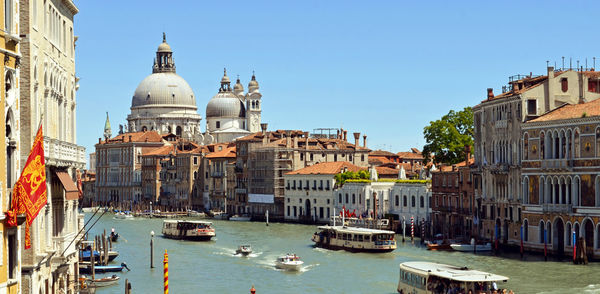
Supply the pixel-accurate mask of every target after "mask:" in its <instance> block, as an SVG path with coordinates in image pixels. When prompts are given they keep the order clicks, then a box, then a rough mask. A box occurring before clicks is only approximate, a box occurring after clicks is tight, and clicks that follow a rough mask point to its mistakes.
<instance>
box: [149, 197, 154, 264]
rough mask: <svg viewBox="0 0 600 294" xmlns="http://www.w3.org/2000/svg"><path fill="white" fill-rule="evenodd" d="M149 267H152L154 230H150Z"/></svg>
mask: <svg viewBox="0 0 600 294" xmlns="http://www.w3.org/2000/svg"><path fill="white" fill-rule="evenodd" d="M150 203H152V202H150ZM150 268H154V231H150Z"/></svg>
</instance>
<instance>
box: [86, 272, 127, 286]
mask: <svg viewBox="0 0 600 294" xmlns="http://www.w3.org/2000/svg"><path fill="white" fill-rule="evenodd" d="M118 282H119V277H118V276H117V275H112V276H110V277H104V278H100V279H95V280H92V279H89V278H88V279H86V283H87V284H88V286H89V287H96V288H98V287H106V286H110V285H114V284H116V283H118Z"/></svg>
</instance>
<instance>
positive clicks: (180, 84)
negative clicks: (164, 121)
mask: <svg viewBox="0 0 600 294" xmlns="http://www.w3.org/2000/svg"><path fill="white" fill-rule="evenodd" d="M148 106H163V107H164V106H170V107H183V108H192V109H194V110H196V109H197V107H196V97H195V96H194V91H192V88H191V87H190V85H188V83H187V82H186V81H185V80H184V79H183V78H182V77H180V76H178V75H177V74H176V73H172V72H161V73H153V74H151V75H149V76H147V77H146V78H145V79H144V80H143V81H142V82H141V83H140V84H139V85H138V87H137V89H135V93H134V94H133V99H132V100H131V108H136V107H148Z"/></svg>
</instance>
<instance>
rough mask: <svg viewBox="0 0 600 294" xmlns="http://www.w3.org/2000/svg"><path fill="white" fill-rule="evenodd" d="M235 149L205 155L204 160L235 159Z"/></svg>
mask: <svg viewBox="0 0 600 294" xmlns="http://www.w3.org/2000/svg"><path fill="white" fill-rule="evenodd" d="M235 155H236V154H235V147H227V148H224V149H223V150H221V151H216V152H213V153H210V154H208V155H206V158H235Z"/></svg>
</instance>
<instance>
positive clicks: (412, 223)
mask: <svg viewBox="0 0 600 294" xmlns="http://www.w3.org/2000/svg"><path fill="white" fill-rule="evenodd" d="M414 239H415V218H414V217H413V216H411V217H410V240H411V241H413V240H414Z"/></svg>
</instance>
